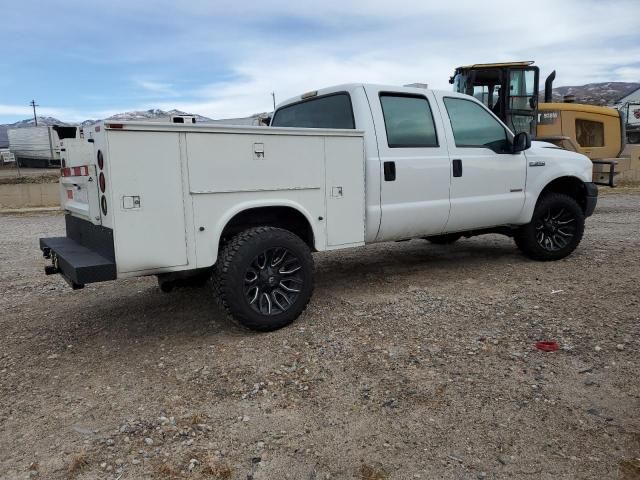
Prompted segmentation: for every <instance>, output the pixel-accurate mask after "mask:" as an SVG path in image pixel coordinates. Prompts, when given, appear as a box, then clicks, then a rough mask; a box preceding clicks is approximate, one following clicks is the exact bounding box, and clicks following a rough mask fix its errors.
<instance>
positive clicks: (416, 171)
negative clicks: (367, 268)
mask: <svg viewBox="0 0 640 480" xmlns="http://www.w3.org/2000/svg"><path fill="white" fill-rule="evenodd" d="M366 91H367V97H368V98H369V103H370V106H371V113H372V114H373V119H374V123H375V125H376V127H377V128H376V135H377V142H378V151H379V154H380V164H381V165H382V169H383V171H382V178H381V189H380V190H381V202H380V203H381V217H382V218H381V222H380V230H379V232H378V236H377V237H376V240H377V241H384V240H394V239H399V238H412V237H419V236H424V235H437V234H439V233H441V232H442V230H443V229H444V226H445V224H446V223H447V219H448V217H449V183H450V178H449V154H448V151H447V147H446V140H445V137H444V132H443V125H442V119H441V117H440V115H439V114H438V109H437V107H436V106H435V97H434V96H433V94H432V93H431V92H429V91H427V90H424V91H421V90H420V89H415V93H410V94H407V93H394V92H385V91H384V90H380V89H377V88H375V87H367V88H366Z"/></svg>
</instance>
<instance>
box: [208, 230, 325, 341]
mask: <svg viewBox="0 0 640 480" xmlns="http://www.w3.org/2000/svg"><path fill="white" fill-rule="evenodd" d="M273 249H286V250H287V251H288V252H290V254H291V256H292V257H295V258H296V259H297V260H298V265H299V266H300V267H301V268H300V269H299V272H300V273H299V274H298V276H299V278H301V279H302V282H303V283H302V284H301V286H300V291H299V292H298V293H297V294H295V295H296V298H295V300H293V302H292V303H291V304H290V305H288V306H287V309H286V310H283V311H280V312H278V313H272V314H269V315H267V314H261V313H260V312H258V311H256V310H255V309H254V307H252V304H251V303H250V300H249V299H248V298H247V295H248V294H247V291H246V285H247V283H246V282H247V273H248V272H249V271H250V270H251V269H252V265H254V263H253V262H255V260H256V259H257V258H258V257H259V256H260V255H261V254H262V253H264V252H267V251H269V250H273ZM277 268H278V269H279V267H277ZM278 271H280V270H278ZM280 272H281V273H282V271H280ZM276 273H277V272H276ZM212 285H213V288H214V290H215V294H216V296H217V297H218V301H219V303H220V304H221V305H222V307H223V308H224V309H225V310H226V311H227V313H228V314H229V315H230V316H231V317H233V318H234V319H235V320H236V321H238V322H239V323H240V324H242V325H243V326H245V327H247V328H250V329H252V330H258V331H263V332H265V331H271V330H277V329H279V328H282V327H284V326H286V325H288V324H290V323H291V322H293V321H294V320H295V319H296V318H298V316H300V314H301V313H302V312H303V311H304V309H305V308H306V307H307V304H308V303H309V299H310V298H311V294H312V293H313V257H312V256H311V251H310V249H309V247H308V246H307V244H306V243H304V242H303V241H302V239H300V237H298V236H297V235H295V234H293V233H291V232H289V231H288V230H284V229H281V228H275V227H255V228H250V229H248V230H245V231H243V232H241V233H239V234H237V235H236V236H235V237H233V238H231V239H230V240H229V241H228V242H227V243H226V244H225V245H224V246H223V247H222V249H221V251H220V254H219V256H218V262H217V264H216V268H215V271H214V274H213V277H212ZM290 286H291V284H290ZM258 292H260V290H258ZM259 295H260V297H261V298H260V300H262V293H259ZM274 295H275V294H274ZM267 297H269V295H267ZM269 311H271V301H269Z"/></svg>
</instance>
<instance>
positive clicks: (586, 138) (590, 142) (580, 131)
mask: <svg viewBox="0 0 640 480" xmlns="http://www.w3.org/2000/svg"><path fill="white" fill-rule="evenodd" d="M576 140H577V141H578V144H579V145H580V146H581V147H604V124H603V123H602V122H593V121H591V120H582V119H579V118H577V119H576Z"/></svg>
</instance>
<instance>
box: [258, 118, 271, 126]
mask: <svg viewBox="0 0 640 480" xmlns="http://www.w3.org/2000/svg"><path fill="white" fill-rule="evenodd" d="M270 123H271V116H268V117H263V118H261V119H260V124H261V125H264V126H265V127H268V126H269V124H270Z"/></svg>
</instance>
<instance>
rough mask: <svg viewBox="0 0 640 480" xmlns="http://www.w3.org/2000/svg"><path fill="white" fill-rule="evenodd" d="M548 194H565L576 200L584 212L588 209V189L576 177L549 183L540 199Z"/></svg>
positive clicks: (561, 178)
mask: <svg viewBox="0 0 640 480" xmlns="http://www.w3.org/2000/svg"><path fill="white" fill-rule="evenodd" d="M547 192H555V193H563V194H565V195H569V196H570V197H572V198H574V199H575V201H576V202H578V205H580V208H582V211H583V212H584V211H586V209H587V189H586V187H585V185H584V182H583V181H582V180H580V179H579V178H576V177H560V178H556V179H555V180H553V181H552V182H551V183H549V184H548V185H547V186H546V187H544V189H543V190H542V192H540V197H538V198H541V197H542V195H544V194H545V193H547Z"/></svg>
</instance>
